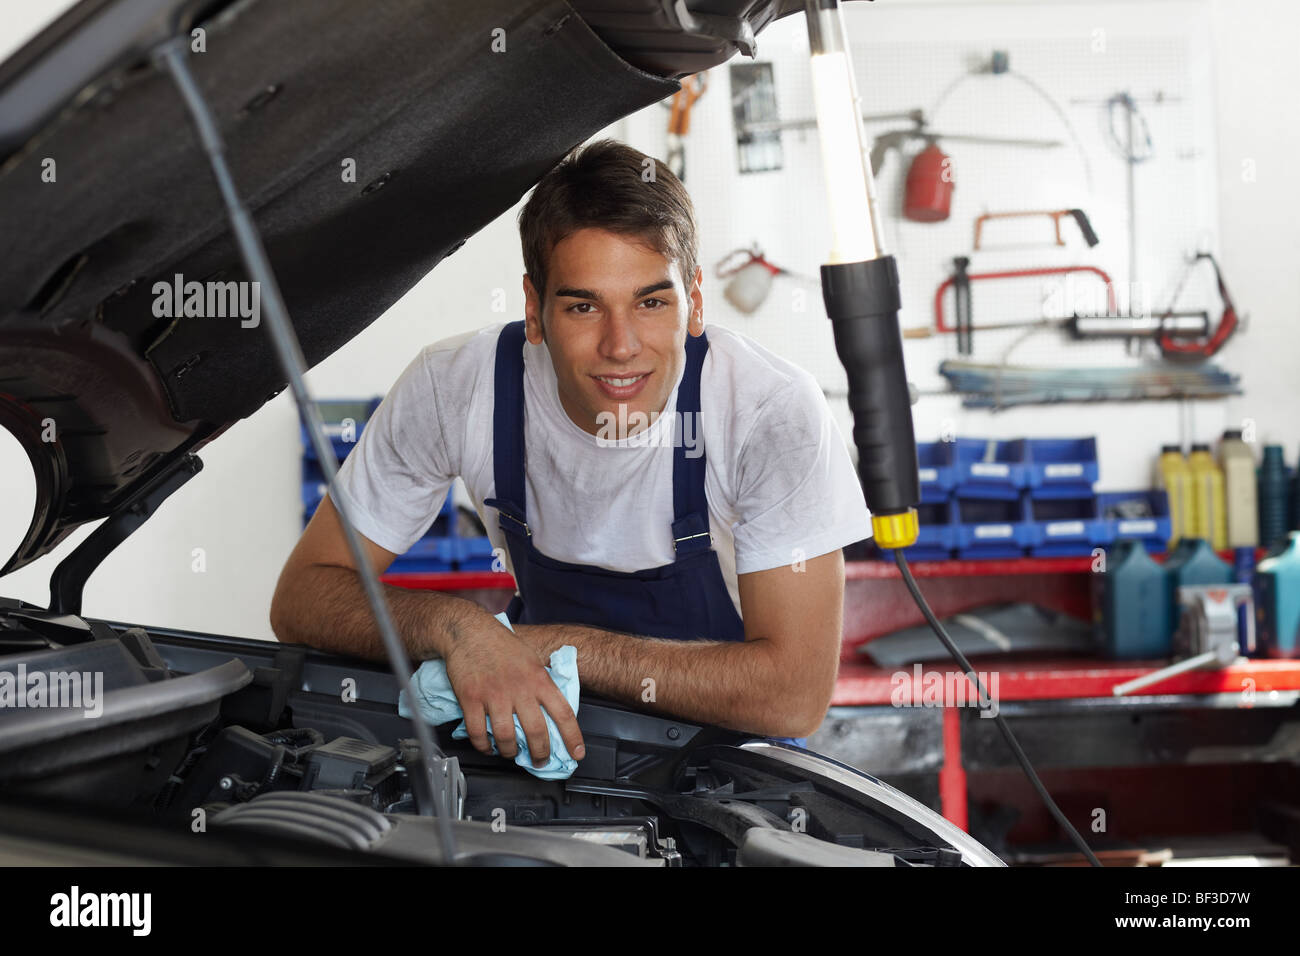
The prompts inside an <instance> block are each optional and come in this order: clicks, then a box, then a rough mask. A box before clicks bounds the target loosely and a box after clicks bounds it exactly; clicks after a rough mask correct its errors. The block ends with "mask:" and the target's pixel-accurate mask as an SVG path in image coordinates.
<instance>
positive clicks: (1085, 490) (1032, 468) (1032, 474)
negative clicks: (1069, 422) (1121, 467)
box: [1025, 438, 1098, 498]
mask: <svg viewBox="0 0 1300 956" xmlns="http://www.w3.org/2000/svg"><path fill="white" fill-rule="evenodd" d="M1026 444H1027V448H1026V463H1025V476H1026V478H1027V479H1028V487H1029V488H1030V490H1031V491H1032V492H1033V495H1034V497H1035V498H1086V497H1088V496H1089V495H1091V494H1092V486H1093V484H1094V483H1095V482H1096V481H1097V473H1098V468H1097V439H1096V438H1030V439H1029V440H1028V441H1027V442H1026Z"/></svg>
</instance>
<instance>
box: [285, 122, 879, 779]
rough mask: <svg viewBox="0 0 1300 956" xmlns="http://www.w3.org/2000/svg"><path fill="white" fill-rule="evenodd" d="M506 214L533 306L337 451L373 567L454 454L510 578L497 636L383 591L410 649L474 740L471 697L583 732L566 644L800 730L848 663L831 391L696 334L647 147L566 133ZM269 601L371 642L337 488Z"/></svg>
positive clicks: (307, 635)
mask: <svg viewBox="0 0 1300 956" xmlns="http://www.w3.org/2000/svg"><path fill="white" fill-rule="evenodd" d="M519 228H520V234H521V239H522V242H523V252H524V264H525V267H526V269H527V274H526V275H525V276H524V281H523V284H524V292H525V295H526V299H527V304H526V312H525V314H526V318H525V319H524V321H522V322H512V323H508V324H506V325H505V326H504V327H500V326H498V327H496V328H492V329H486V330H483V331H480V332H477V333H473V334H470V335H467V336H461V337H458V338H456V339H452V340H448V341H444V342H440V343H437V344H435V345H431V346H428V347H426V348H425V349H424V350H423V351H422V352H421V353H420V354H419V355H418V356H417V357H416V358H415V360H414V361H413V362H412V363H411V364H410V365H409V366H408V367H407V369H406V371H405V372H404V373H403V374H402V376H401V377H400V378H399V380H398V381H397V383H396V384H395V385H394V387H393V389H392V390H391V391H390V392H389V394H388V396H387V398H386V399H385V400H384V402H383V404H381V405H380V407H379V409H378V410H377V411H376V412H375V414H374V416H373V417H372V418H371V420H370V421H369V422H368V423H367V425H366V428H365V429H364V431H363V432H362V435H361V438H360V440H359V441H358V443H357V447H356V448H355V449H353V451H352V452H351V454H350V455H349V456H348V458H347V460H346V461H345V462H344V464H343V466H342V468H341V470H340V473H339V480H338V493H339V496H340V497H341V498H343V497H346V503H347V504H348V505H350V512H351V514H352V515H353V516H354V518H355V520H356V523H357V529H358V531H359V532H360V533H361V534H362V535H363V536H364V537H365V539H366V546H367V550H368V552H369V556H370V560H371V562H372V564H373V565H374V567H375V569H376V571H379V572H382V571H383V570H385V569H386V568H387V567H388V565H389V563H390V562H391V561H392V560H393V559H394V558H395V557H396V556H397V555H398V554H401V553H402V552H404V551H406V550H407V549H408V548H409V547H410V546H411V545H412V544H413V543H414V542H415V541H416V540H417V539H418V538H419V537H420V536H421V535H422V534H423V533H424V532H425V530H426V529H427V528H428V526H429V524H430V523H431V521H432V520H433V516H434V514H435V513H436V511H437V509H438V507H439V506H440V505H441V503H442V501H443V499H444V497H445V495H446V494H447V491H448V488H449V486H450V485H451V483H452V481H453V480H454V479H455V477H456V476H458V475H459V476H461V477H463V478H464V480H465V483H466V486H467V487H468V489H469V491H470V494H471V495H472V497H473V498H474V503H475V505H476V506H477V508H478V511H479V514H480V515H482V516H483V517H484V523H485V525H486V527H487V529H488V533H489V535H490V536H491V539H492V543H493V545H494V547H496V548H498V549H500V550H499V551H498V553H500V554H503V555H504V556H505V557H506V559H507V561H508V564H509V568H510V570H511V572H512V573H513V574H514V576H515V581H516V583H517V585H518V594H517V595H516V597H515V600H514V602H512V604H511V607H510V610H509V618H510V620H511V622H512V624H513V625H514V632H513V633H512V632H511V630H510V629H509V628H506V627H505V626H503V625H502V624H501V623H500V622H498V621H497V620H495V619H494V618H493V617H492V615H491V614H489V613H488V612H486V611H485V610H483V609H481V608H479V607H478V606H477V605H474V604H472V603H470V602H468V601H465V600H463V599H460V598H457V597H454V596H451V595H448V594H440V593H436V592H424V591H407V590H402V589H398V588H391V587H390V588H388V589H387V594H388V598H389V601H390V602H391V605H392V608H393V613H394V617H395V621H396V623H397V626H398V628H399V629H400V632H401V635H402V638H403V640H404V641H405V643H406V646H407V648H408V649H409V651H410V653H411V655H412V656H413V657H414V658H416V659H417V660H424V659H427V658H433V657H440V658H442V659H443V660H445V661H446V665H447V673H448V675H449V677H450V679H451V682H452V686H453V689H454V690H455V692H456V696H457V698H458V699H459V701H460V703H461V706H462V708H463V709H464V711H465V719H466V724H467V727H468V730H469V733H470V739H471V741H472V742H473V744H474V746H475V747H477V748H478V749H479V750H481V751H484V752H490V745H489V743H488V740H487V734H486V729H485V720H484V718H485V717H489V718H491V722H492V726H493V727H508V726H510V724H511V723H512V722H513V720H512V715H514V714H517V715H518V717H519V721H520V724H521V726H522V727H523V728H524V732H525V734H526V736H527V739H528V745H529V750H530V753H531V754H532V755H533V758H534V760H535V761H536V762H537V763H539V764H540V763H543V762H545V760H546V759H547V758H548V757H549V748H548V745H547V733H546V724H545V719H544V717H543V715H542V708H545V710H546V712H547V713H549V714H550V716H551V718H552V719H553V720H554V721H555V723H556V725H557V727H558V728H559V730H560V733H561V737H562V738H563V740H564V742H565V745H566V747H567V748H568V750H569V752H570V753H571V754H573V755H574V756H575V757H577V758H578V759H581V758H582V755H583V748H582V740H581V733H580V731H579V730H578V727H577V722H576V720H575V718H574V716H573V713H572V711H571V710H570V709H569V707H568V705H567V703H566V702H565V700H564V698H563V697H562V696H561V695H560V693H559V691H558V690H557V689H556V687H555V685H554V683H553V682H552V681H551V680H550V678H549V676H548V675H547V674H546V672H545V669H544V665H545V664H546V663H547V662H548V661H549V658H550V654H551V652H552V651H553V650H555V649H557V648H559V647H561V646H563V645H565V644H572V645H574V646H575V647H576V648H577V651H578V672H579V676H580V679H581V681H582V686H583V687H584V688H585V689H587V690H590V691H593V692H595V693H597V694H601V695H603V696H606V697H609V698H612V699H615V700H620V701H624V702H627V703H630V704H633V705H637V706H641V707H647V708H649V709H652V710H656V711H661V712H666V713H671V714H674V715H677V716H679V717H682V718H686V719H692V720H698V721H703V722H708V723H713V724H719V725H722V726H726V727H731V728H734V729H738V730H743V731H747V732H753V733H756V734H760V735H765V736H773V737H778V738H793V737H801V736H802V735H805V734H808V733H811V732H812V731H813V730H815V729H816V728H817V726H818V725H819V724H820V723H821V720H822V718H823V717H824V715H825V712H826V708H827V705H828V703H829V701H830V697H831V692H832V689H833V686H834V682H835V674H836V669H837V662H838V659H839V644H840V636H841V614H842V607H843V595H844V561H843V556H842V553H841V551H840V549H841V548H842V547H843V546H845V545H847V544H850V543H852V542H855V541H860V540H863V539H865V538H868V537H870V535H871V526H870V520H869V514H868V511H867V508H866V504H865V502H864V500H863V496H862V491H861V486H860V485H859V483H858V479H857V476H856V474H855V472H854V468H853V466H852V463H851V461H850V459H849V455H848V450H847V448H846V446H845V443H844V440H843V438H842V437H841V435H840V433H839V431H838V429H837V428H836V426H835V424H834V422H833V420H832V418H831V414H830V410H829V408H828V407H827V405H826V401H825V398H824V397H823V395H822V393H821V390H820V388H819V387H818V386H817V384H816V382H815V381H814V379H813V377H812V376H811V375H810V374H808V373H807V372H805V371H803V370H801V369H799V368H798V367H796V366H794V365H792V364H791V363H789V362H787V361H785V360H784V359H782V358H780V357H778V356H776V355H774V354H773V353H771V352H769V351H767V350H766V349H764V348H763V347H761V346H759V345H758V344H756V343H755V342H753V341H751V340H750V339H748V338H745V337H744V336H742V335H739V334H737V333H734V332H729V331H727V330H725V329H720V328H716V327H714V328H713V329H711V330H710V333H709V334H708V335H707V336H706V334H705V329H704V307H703V298H702V295H701V283H702V279H703V271H702V269H701V268H700V266H699V264H698V262H697V258H698V252H697V240H696V228H695V218H694V211H693V208H692V205H691V201H690V198H689V196H688V195H687V193H686V190H685V188H684V187H683V186H682V184H681V182H680V181H678V180H677V178H676V177H674V176H673V175H672V173H671V172H669V170H668V169H667V167H666V166H665V165H664V164H663V163H661V162H658V161H655V160H651V159H649V158H648V157H646V156H645V155H644V154H642V153H640V152H638V151H636V150H634V149H632V148H630V147H628V146H625V145H623V144H620V143H617V142H614V141H611V140H603V141H601V142H598V143H594V144H592V145H589V146H587V147H586V148H580V149H579V150H575V151H574V153H572V154H570V156H569V157H567V158H566V159H565V160H564V162H562V163H561V164H560V165H559V166H557V167H556V168H555V169H554V170H552V171H551V172H550V173H548V174H547V175H546V176H545V177H544V178H543V179H542V180H541V182H540V183H538V185H537V187H536V189H535V190H534V191H533V194H532V196H531V197H530V198H529V201H528V203H527V204H526V205H525V208H524V210H523V212H522V213H521V214H520V218H519ZM271 623H272V627H273V628H274V630H275V633H276V635H277V636H278V637H279V639H280V640H282V641H292V642H303V643H311V644H313V645H315V646H317V647H322V648H325V649H327V650H332V651H336V652H340V653H349V654H356V655H362V656H367V657H375V658H379V657H382V655H383V650H382V645H381V643H380V639H379V636H378V633H377V630H376V628H375V626H374V623H373V621H372V618H371V615H370V612H369V610H368V609H367V607H366V603H365V600H364V599H363V596H362V592H361V587H360V584H359V582H358V580H357V576H356V573H355V565H354V564H353V562H352V560H351V556H350V554H349V552H348V550H347V547H346V545H345V543H344V540H343V537H342V534H341V531H340V528H339V519H338V513H337V512H336V511H335V509H334V506H333V505H332V503H331V502H330V500H329V498H328V497H327V498H326V499H325V501H324V502H323V503H322V505H321V507H320V509H319V510H318V511H317V512H316V515H315V516H314V517H313V518H312V520H311V522H310V523H309V524H308V526H307V529H306V530H305V531H304V532H303V536H302V539H301V540H300V541H299V542H298V545H297V547H296V548H295V549H294V552H293V554H292V555H290V557H289V561H288V563H287V564H286V566H285V569H284V572H283V573H282V575H281V577H280V581H279V584H278V586H277V588H276V593H275V597H274V600H273V602H272V607H271ZM498 745H499V747H500V750H501V752H502V754H503V755H504V756H506V757H510V758H513V757H514V756H515V745H514V741H513V740H507V739H502V740H499V741H498Z"/></svg>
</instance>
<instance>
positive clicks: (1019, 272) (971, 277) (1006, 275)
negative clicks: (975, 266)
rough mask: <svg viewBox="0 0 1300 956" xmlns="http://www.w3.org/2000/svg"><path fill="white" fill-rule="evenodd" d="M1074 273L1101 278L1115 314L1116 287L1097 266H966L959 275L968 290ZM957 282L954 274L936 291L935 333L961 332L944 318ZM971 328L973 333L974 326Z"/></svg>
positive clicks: (1110, 309) (959, 270)
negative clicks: (999, 282) (971, 269)
mask: <svg viewBox="0 0 1300 956" xmlns="http://www.w3.org/2000/svg"><path fill="white" fill-rule="evenodd" d="M958 261H960V260H954V263H955V262H958ZM966 262H967V263H969V260H966ZM1073 272H1091V273H1094V274H1096V275H1098V276H1100V277H1101V280H1102V281H1103V282H1105V283H1106V296H1107V301H1108V303H1109V311H1110V312H1111V313H1114V312H1115V287H1114V286H1113V285H1112V283H1111V281H1110V276H1109V275H1107V274H1106V273H1105V272H1103V271H1102V270H1100V269H1098V268H1097V267H1096V266H1046V267H1044V268H1041V269H1012V270H1008V271H1003V272H979V273H967V272H966V271H965V267H964V266H962V267H960V268H959V269H958V273H959V274H960V275H961V277H962V281H963V282H964V283H965V284H966V286H967V288H968V289H969V285H970V283H971V282H975V281H986V280H991V279H1025V278H1031V277H1033V276H1047V275H1066V274H1068V273H1073ZM957 282H958V274H954V275H952V276H949V277H948V278H947V279H944V280H943V282H941V283H939V288H938V289H936V290H935V293H934V330H935V332H958V331H959V330H958V328H956V327H954V326H951V325H948V324H947V323H946V322H944V317H943V296H944V293H945V292H947V291H948V288H949V287H950V286H953V287H955V286H956V284H957ZM967 312H968V319H969V306H968V308H967ZM1017 324H1022V323H1017ZM992 327H993V326H987V328H992ZM971 328H972V331H973V326H972V327H971ZM980 328H986V326H983V325H981V326H980ZM968 339H969V336H968ZM963 354H969V353H963Z"/></svg>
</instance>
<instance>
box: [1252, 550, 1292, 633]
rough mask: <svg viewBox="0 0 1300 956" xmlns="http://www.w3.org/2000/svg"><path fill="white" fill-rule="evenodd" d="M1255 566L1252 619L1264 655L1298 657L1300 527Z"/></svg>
mask: <svg viewBox="0 0 1300 956" xmlns="http://www.w3.org/2000/svg"><path fill="white" fill-rule="evenodd" d="M1285 540H1286V546H1285V548H1279V549H1278V551H1277V553H1276V554H1270V555H1269V556H1268V557H1266V558H1265V559H1264V560H1263V561H1261V562H1259V567H1257V568H1256V569H1255V580H1254V590H1255V615H1256V617H1255V622H1256V633H1257V635H1258V640H1259V648H1260V652H1261V653H1262V654H1263V655H1264V656H1266V657H1300V531H1292V532H1290V533H1289V535H1288V537H1287V538H1286V539H1285Z"/></svg>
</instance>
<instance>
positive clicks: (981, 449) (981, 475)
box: [952, 438, 1027, 501]
mask: <svg viewBox="0 0 1300 956" xmlns="http://www.w3.org/2000/svg"><path fill="white" fill-rule="evenodd" d="M952 444H953V445H955V448H954V454H955V459H956V460H955V464H954V471H955V474H956V484H955V490H956V493H957V494H958V495H960V496H961V497H963V498H1001V499H1004V500H1008V501H1014V500H1018V499H1019V497H1020V490H1021V489H1022V488H1024V487H1025V483H1026V481H1027V478H1026V474H1025V455H1026V443H1025V440H1024V439H1023V438H1017V439H1014V440H1012V441H995V440H991V439H990V440H986V439H983V438H958V439H957V440H956V441H955V442H953V443H952ZM990 451H992V455H990V454H989V452H990Z"/></svg>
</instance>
